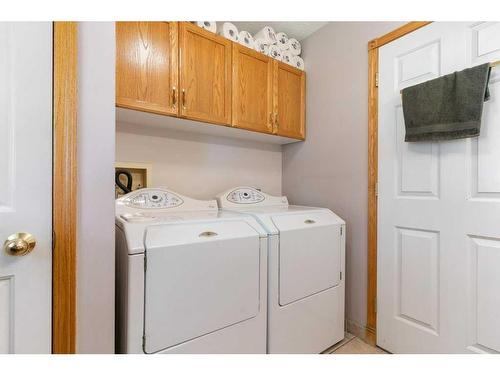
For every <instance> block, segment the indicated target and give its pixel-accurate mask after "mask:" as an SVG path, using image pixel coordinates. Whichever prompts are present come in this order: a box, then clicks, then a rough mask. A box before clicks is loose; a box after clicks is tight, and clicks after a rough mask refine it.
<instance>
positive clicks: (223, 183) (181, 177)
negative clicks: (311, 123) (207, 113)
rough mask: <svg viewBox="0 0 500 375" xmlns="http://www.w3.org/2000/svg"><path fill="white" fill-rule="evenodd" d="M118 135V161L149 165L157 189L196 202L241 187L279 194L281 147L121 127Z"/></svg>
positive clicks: (122, 125) (161, 130)
mask: <svg viewBox="0 0 500 375" xmlns="http://www.w3.org/2000/svg"><path fill="white" fill-rule="evenodd" d="M178 121H183V120H178ZM214 126H215V125H214ZM117 130H118V131H117V133H116V160H117V161H122V162H143V163H151V164H152V165H153V172H152V175H153V181H152V183H153V186H158V187H168V188H169V189H172V190H174V191H177V192H179V193H181V194H184V195H187V196H191V197H193V198H198V199H211V198H214V197H215V195H216V194H217V193H220V192H222V191H224V190H226V189H228V188H230V187H233V186H237V185H250V186H255V187H258V188H261V189H262V190H264V191H266V192H269V193H271V194H277V195H278V194H281V177H282V154H281V146H279V145H270V144H265V143H259V142H249V141H243V140H235V139H229V138H221V137H214V136H208V135H201V134H194V133H185V132H177V131H172V130H163V129H158V128H149V127H141V128H140V129H138V128H137V126H133V125H129V124H118V125H117Z"/></svg>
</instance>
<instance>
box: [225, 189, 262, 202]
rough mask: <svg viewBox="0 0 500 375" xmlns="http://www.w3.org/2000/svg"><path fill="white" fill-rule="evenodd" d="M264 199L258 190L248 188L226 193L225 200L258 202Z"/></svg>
mask: <svg viewBox="0 0 500 375" xmlns="http://www.w3.org/2000/svg"><path fill="white" fill-rule="evenodd" d="M265 199H266V198H265V197H264V195H263V194H261V193H260V192H259V191H257V190H255V189H249V188H241V189H236V190H233V191H232V192H230V193H229V194H228V195H227V200H228V201H229V202H231V203H237V204H253V203H260V202H262V201H264V200H265Z"/></svg>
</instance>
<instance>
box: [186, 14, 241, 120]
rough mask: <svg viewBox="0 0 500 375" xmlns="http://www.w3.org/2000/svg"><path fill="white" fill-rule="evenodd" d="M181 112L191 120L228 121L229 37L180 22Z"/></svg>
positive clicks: (229, 103) (229, 108)
mask: <svg viewBox="0 0 500 375" xmlns="http://www.w3.org/2000/svg"><path fill="white" fill-rule="evenodd" d="M179 43H180V83H181V85H180V88H181V93H180V94H181V96H180V103H181V108H180V114H181V116H182V117H186V118H189V119H192V120H198V121H204V122H211V123H215V124H225V125H229V124H230V123H231V47H232V45H231V41H230V40H228V39H226V38H223V37H221V36H218V35H216V34H214V33H211V32H209V31H206V30H203V29H202V28H200V27H198V26H196V25H193V24H191V23H189V22H182V23H181V25H180V33H179Z"/></svg>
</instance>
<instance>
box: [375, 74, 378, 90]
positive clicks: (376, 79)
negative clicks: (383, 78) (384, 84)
mask: <svg viewBox="0 0 500 375" xmlns="http://www.w3.org/2000/svg"><path fill="white" fill-rule="evenodd" d="M375 87H378V72H376V73H375Z"/></svg>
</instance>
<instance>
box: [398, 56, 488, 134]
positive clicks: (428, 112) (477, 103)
mask: <svg viewBox="0 0 500 375" xmlns="http://www.w3.org/2000/svg"><path fill="white" fill-rule="evenodd" d="M490 70H491V67H490V64H482V65H479V66H476V67H473V68H469V69H465V70H462V71H460V72H455V73H452V74H448V75H445V76H442V77H439V78H436V79H433V80H430V81H427V82H424V83H421V84H418V85H415V86H411V87H407V88H405V89H403V90H402V100H403V114H404V120H405V128H406V135H405V142H423V141H442V140H451V139H459V138H469V137H477V136H478V135H479V132H480V128H481V117H482V113H483V103H484V102H485V101H487V100H488V99H489V95H490V94H489V90H488V82H489V78H490Z"/></svg>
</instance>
